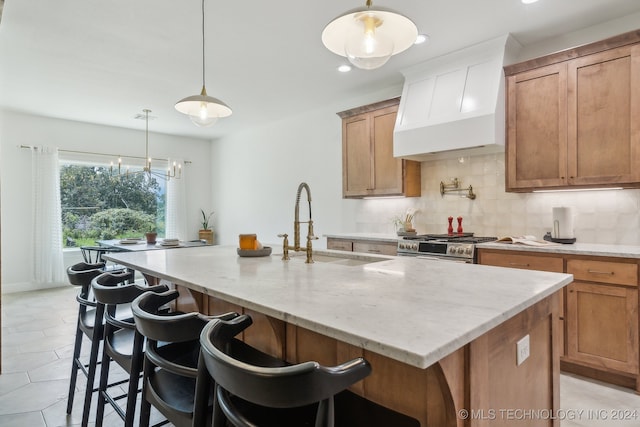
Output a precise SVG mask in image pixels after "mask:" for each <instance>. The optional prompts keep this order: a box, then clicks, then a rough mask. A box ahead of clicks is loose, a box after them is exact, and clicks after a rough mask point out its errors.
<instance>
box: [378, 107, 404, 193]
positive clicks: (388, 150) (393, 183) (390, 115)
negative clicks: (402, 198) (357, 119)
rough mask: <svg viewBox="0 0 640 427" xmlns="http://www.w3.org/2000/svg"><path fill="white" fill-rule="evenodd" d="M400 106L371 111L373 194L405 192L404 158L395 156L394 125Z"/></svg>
mask: <svg viewBox="0 0 640 427" xmlns="http://www.w3.org/2000/svg"><path fill="white" fill-rule="evenodd" d="M397 112H398V106H397V105H394V106H391V107H387V108H383V109H381V110H377V111H374V112H372V113H371V135H372V144H373V153H372V154H373V155H372V160H373V187H372V188H373V192H372V194H373V195H376V196H387V195H400V194H402V193H403V190H404V189H403V179H402V178H403V177H402V173H403V170H402V159H396V158H394V157H393V127H394V125H395V123H396V115H397Z"/></svg>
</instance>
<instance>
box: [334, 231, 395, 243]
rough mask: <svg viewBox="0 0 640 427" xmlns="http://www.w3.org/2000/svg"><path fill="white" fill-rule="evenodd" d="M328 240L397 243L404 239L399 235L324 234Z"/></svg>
mask: <svg viewBox="0 0 640 427" xmlns="http://www.w3.org/2000/svg"><path fill="white" fill-rule="evenodd" d="M323 236H324V237H327V238H335V239H352V240H373V241H376V242H393V243H396V242H397V241H398V239H402V237H399V236H398V235H397V234H386V233H331V234H329V233H327V234H323Z"/></svg>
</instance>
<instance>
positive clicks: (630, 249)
mask: <svg viewBox="0 0 640 427" xmlns="http://www.w3.org/2000/svg"><path fill="white" fill-rule="evenodd" d="M476 247H477V248H480V249H483V248H484V249H503V250H509V251H521V252H542V253H556V254H567V255H592V256H608V257H619V258H640V246H632V245H608V244H602V243H578V242H576V243H573V244H570V245H562V244H557V245H549V246H529V245H523V244H518V243H517V244H510V243H496V242H492V243H481V244H479V245H477V246H476Z"/></svg>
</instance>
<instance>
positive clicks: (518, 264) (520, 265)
mask: <svg viewBox="0 0 640 427" xmlns="http://www.w3.org/2000/svg"><path fill="white" fill-rule="evenodd" d="M509 265H513V266H517V267H530V265H529V264H527V263H524V264H523V263H520V262H510V263H509Z"/></svg>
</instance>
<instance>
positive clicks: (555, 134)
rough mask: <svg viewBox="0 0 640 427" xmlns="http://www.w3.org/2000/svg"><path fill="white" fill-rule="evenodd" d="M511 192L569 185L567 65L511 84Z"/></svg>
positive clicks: (545, 69)
mask: <svg viewBox="0 0 640 427" xmlns="http://www.w3.org/2000/svg"><path fill="white" fill-rule="evenodd" d="M506 151H507V159H506V160H507V177H506V180H507V183H506V184H507V191H519V190H521V189H527V188H537V187H559V186H563V185H566V181H567V179H566V178H567V169H566V168H567V65H566V63H560V64H554V65H549V66H546V67H542V68H538V69H535V70H531V71H527V72H524V73H520V74H516V75H513V76H509V77H508V78H507V146H506Z"/></svg>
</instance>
